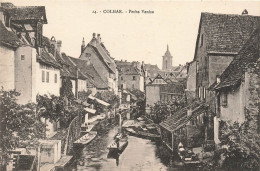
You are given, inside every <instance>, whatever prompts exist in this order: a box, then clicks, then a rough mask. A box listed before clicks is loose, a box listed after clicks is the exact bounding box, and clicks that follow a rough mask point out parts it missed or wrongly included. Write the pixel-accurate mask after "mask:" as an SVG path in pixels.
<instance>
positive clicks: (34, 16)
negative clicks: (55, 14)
mask: <svg viewBox="0 0 260 171" xmlns="http://www.w3.org/2000/svg"><path fill="white" fill-rule="evenodd" d="M3 8H4V7H3ZM4 9H5V11H6V12H7V13H8V14H9V15H10V17H11V20H13V21H19V20H42V21H43V22H44V23H45V24H47V18H46V12H45V6H25V7H14V8H4Z"/></svg>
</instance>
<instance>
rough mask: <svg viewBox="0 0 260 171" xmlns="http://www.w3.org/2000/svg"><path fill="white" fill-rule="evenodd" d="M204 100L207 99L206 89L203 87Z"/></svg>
mask: <svg viewBox="0 0 260 171" xmlns="http://www.w3.org/2000/svg"><path fill="white" fill-rule="evenodd" d="M203 99H206V88H205V87H203Z"/></svg>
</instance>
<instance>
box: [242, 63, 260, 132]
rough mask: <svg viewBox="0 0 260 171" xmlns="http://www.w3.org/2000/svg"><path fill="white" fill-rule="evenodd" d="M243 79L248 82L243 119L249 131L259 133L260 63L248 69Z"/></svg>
mask: <svg viewBox="0 0 260 171" xmlns="http://www.w3.org/2000/svg"><path fill="white" fill-rule="evenodd" d="M245 79H247V80H248V88H247V91H246V94H248V96H247V98H246V116H245V117H246V118H247V119H248V120H249V127H250V131H253V132H257V133H260V100H259V99H260V61H258V62H257V63H253V64H251V65H250V66H249V67H248V69H247V72H246V74H245Z"/></svg>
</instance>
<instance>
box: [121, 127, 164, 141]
mask: <svg viewBox="0 0 260 171" xmlns="http://www.w3.org/2000/svg"><path fill="white" fill-rule="evenodd" d="M125 130H126V131H127V132H128V133H129V134H131V135H133V136H137V137H140V138H147V139H152V140H160V138H161V137H160V135H159V134H152V133H149V132H144V131H135V130H134V129H132V128H125Z"/></svg>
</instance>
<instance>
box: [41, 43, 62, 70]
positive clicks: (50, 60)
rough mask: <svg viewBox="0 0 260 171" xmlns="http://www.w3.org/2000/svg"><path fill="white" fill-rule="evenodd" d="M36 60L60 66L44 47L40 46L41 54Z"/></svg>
mask: <svg viewBox="0 0 260 171" xmlns="http://www.w3.org/2000/svg"><path fill="white" fill-rule="evenodd" d="M37 60H38V61H39V62H42V63H45V64H47V65H51V66H53V67H55V68H61V65H60V64H59V63H58V62H57V61H56V59H55V57H54V56H53V55H52V54H50V53H49V52H47V51H46V49H45V48H42V50H41V55H40V56H37Z"/></svg>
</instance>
